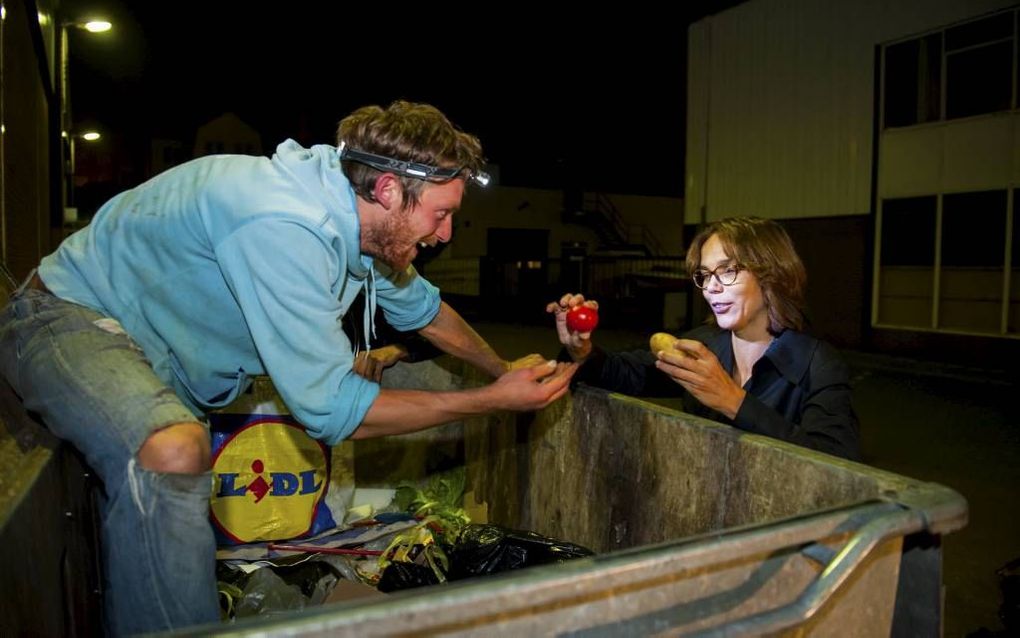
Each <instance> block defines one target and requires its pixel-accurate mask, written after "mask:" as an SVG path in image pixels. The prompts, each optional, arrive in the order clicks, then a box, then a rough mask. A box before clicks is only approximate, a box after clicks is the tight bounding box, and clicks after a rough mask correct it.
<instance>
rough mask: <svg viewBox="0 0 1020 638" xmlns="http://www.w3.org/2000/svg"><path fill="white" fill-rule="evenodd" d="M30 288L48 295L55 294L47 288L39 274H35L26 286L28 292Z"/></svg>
mask: <svg viewBox="0 0 1020 638" xmlns="http://www.w3.org/2000/svg"><path fill="white" fill-rule="evenodd" d="M29 288H31V289H32V290H38V291H40V292H45V293H46V294H47V295H52V294H53V293H52V292H50V289H49V288H47V287H46V284H44V283H43V280H42V279H41V278H40V277H39V273H35V274H33V275H32V278H31V279H29V280H28V283H27V284H25V289H26V290H27V289H29Z"/></svg>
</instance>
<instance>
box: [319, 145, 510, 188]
mask: <svg viewBox="0 0 1020 638" xmlns="http://www.w3.org/2000/svg"><path fill="white" fill-rule="evenodd" d="M337 151H338V152H339V153H340V159H341V160H351V161H352V162H358V163H359V164H365V165H367V166H371V167H372V168H374V169H376V170H380V171H383V172H385V173H397V174H399V175H404V176H405V177H414V178H417V179H423V180H425V181H428V182H448V181H450V180H451V179H453V178H455V177H457V176H458V175H460V174H461V173H464V172H466V173H467V178H468V180H470V181H473V182H474V183H476V184H478V185H479V186H488V185H489V182H491V181H492V177H491V176H490V175H489V174H488V173H486V172H485V171H472V170H467V169H466V168H465V167H463V166H460V167H457V168H440V167H439V166H432V165H430V164H422V163H420V162H408V161H405V160H399V159H396V158H394V157H386V156H385V155H376V154H375V153H368V152H366V151H356V150H354V149H353V148H350V147H349V146H347V142H340V146H339V148H338V149H337Z"/></svg>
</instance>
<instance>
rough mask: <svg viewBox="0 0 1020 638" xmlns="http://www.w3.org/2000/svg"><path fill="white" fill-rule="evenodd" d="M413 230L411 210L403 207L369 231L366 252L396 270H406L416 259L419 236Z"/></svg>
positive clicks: (366, 239)
mask: <svg viewBox="0 0 1020 638" xmlns="http://www.w3.org/2000/svg"><path fill="white" fill-rule="evenodd" d="M412 233H413V231H412V230H411V211H410V210H409V209H407V208H401V209H400V210H398V211H394V212H393V213H391V214H390V215H387V216H386V219H385V220H384V221H383V223H382V225H381V226H380V227H379V228H376V229H374V230H372V231H369V233H368V236H367V237H366V238H365V242H364V243H365V252H366V253H368V254H369V255H371V256H372V257H374V258H376V259H378V260H380V261H382V262H383V263H384V264H386V265H387V266H389V267H390V268H392V269H393V270H395V271H400V270H406V269H407V267H408V266H410V265H411V262H412V261H413V260H414V257H415V255H416V254H417V250H416V248H415V246H416V245H417V243H418V238H417V237H415V236H414V235H413V234H412Z"/></svg>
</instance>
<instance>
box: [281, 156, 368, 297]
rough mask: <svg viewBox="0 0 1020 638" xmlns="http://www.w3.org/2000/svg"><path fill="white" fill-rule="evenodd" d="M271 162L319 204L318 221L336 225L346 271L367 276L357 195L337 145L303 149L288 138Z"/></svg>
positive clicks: (359, 275)
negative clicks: (323, 214)
mask: <svg viewBox="0 0 1020 638" xmlns="http://www.w3.org/2000/svg"><path fill="white" fill-rule="evenodd" d="M272 161H273V163H274V164H275V165H276V166H277V167H278V168H279V169H280V170H282V171H284V172H286V173H288V174H290V175H291V176H292V177H293V178H294V179H295V181H297V183H298V184H300V185H301V186H302V187H303V188H304V190H305V191H306V192H307V193H308V194H309V195H310V196H312V197H314V198H315V199H316V200H317V201H318V202H319V203H321V204H322V206H323V208H324V209H325V210H326V211H327V218H326V219H323V220H321V223H323V224H328V223H330V222H331V221H332V222H333V223H335V224H337V225H338V227H339V228H338V230H339V231H340V232H339V233H338V234H339V236H340V237H342V238H343V241H344V244H345V246H344V248H345V249H346V250H345V251H344V252H345V253H346V255H347V270H348V272H349V273H350V274H351V275H352V276H354V277H355V278H358V279H362V278H367V277H368V276H369V273H370V272H371V270H372V258H371V257H369V256H367V255H362V254H361V223H360V221H359V220H358V206H357V198H356V196H355V194H354V189H353V188H351V183H350V181H349V180H348V179H347V176H346V175H344V172H343V169H342V168H341V166H340V155H339V153H338V152H337V149H336V147H335V146H329V145H328V144H316V145H314V146H312V147H311V148H305V147H303V146H301V145H300V144H298V143H297V142H295V141H294V140H291V139H288V140H286V141H284V142H282V143H281V144H280V145H279V146H277V147H276V153H275V154H274V155H273V159H272Z"/></svg>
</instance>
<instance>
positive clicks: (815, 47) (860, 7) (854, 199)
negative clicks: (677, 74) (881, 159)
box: [685, 0, 1012, 223]
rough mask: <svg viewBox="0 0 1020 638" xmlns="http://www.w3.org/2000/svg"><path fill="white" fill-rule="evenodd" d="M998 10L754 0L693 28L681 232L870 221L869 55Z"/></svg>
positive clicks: (987, 5)
mask: <svg viewBox="0 0 1020 638" xmlns="http://www.w3.org/2000/svg"><path fill="white" fill-rule="evenodd" d="M1011 4H1012V3H1011V2H1008V1H1005V0H984V1H961V0H924V1H918V0H889V1H881V0H864V1H860V2H845V1H842V0H751V1H750V2H747V3H745V4H742V5H739V6H738V7H735V8H733V9H731V10H729V11H725V12H723V13H720V14H718V15H714V16H711V17H708V18H705V19H704V20H701V21H699V22H697V23H695V24H694V25H692V26H691V27H690V31H689V40H688V66H689V70H688V113H687V131H688V132H687V135H688V137H687V160H686V172H687V174H686V176H685V180H686V189H685V195H686V206H685V209H686V213H685V219H686V221H687V223H698V222H699V221H701V219H702V215H704V218H705V219H707V220H712V219H718V218H721V217H726V216H729V215H750V214H756V215H761V216H765V217H772V218H797V217H819V216H822V217H824V216H836V215H856V214H867V213H869V212H870V211H871V188H872V184H871V182H872V178H871V170H872V163H873V159H872V136H873V134H874V126H873V114H874V85H875V72H874V69H875V47H876V45H878V44H879V43H881V42H884V41H887V40H892V39H895V38H900V37H906V36H909V35H911V34H914V33H917V32H919V31H924V30H927V29H931V28H935V27H938V26H940V25H944V24H948V23H951V22H954V21H957V20H961V19H963V18H966V17H970V16H975V15H980V14H982V13H986V12H988V11H992V10H995V9H999V8H1003V7H1007V6H1010V5H1011Z"/></svg>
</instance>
